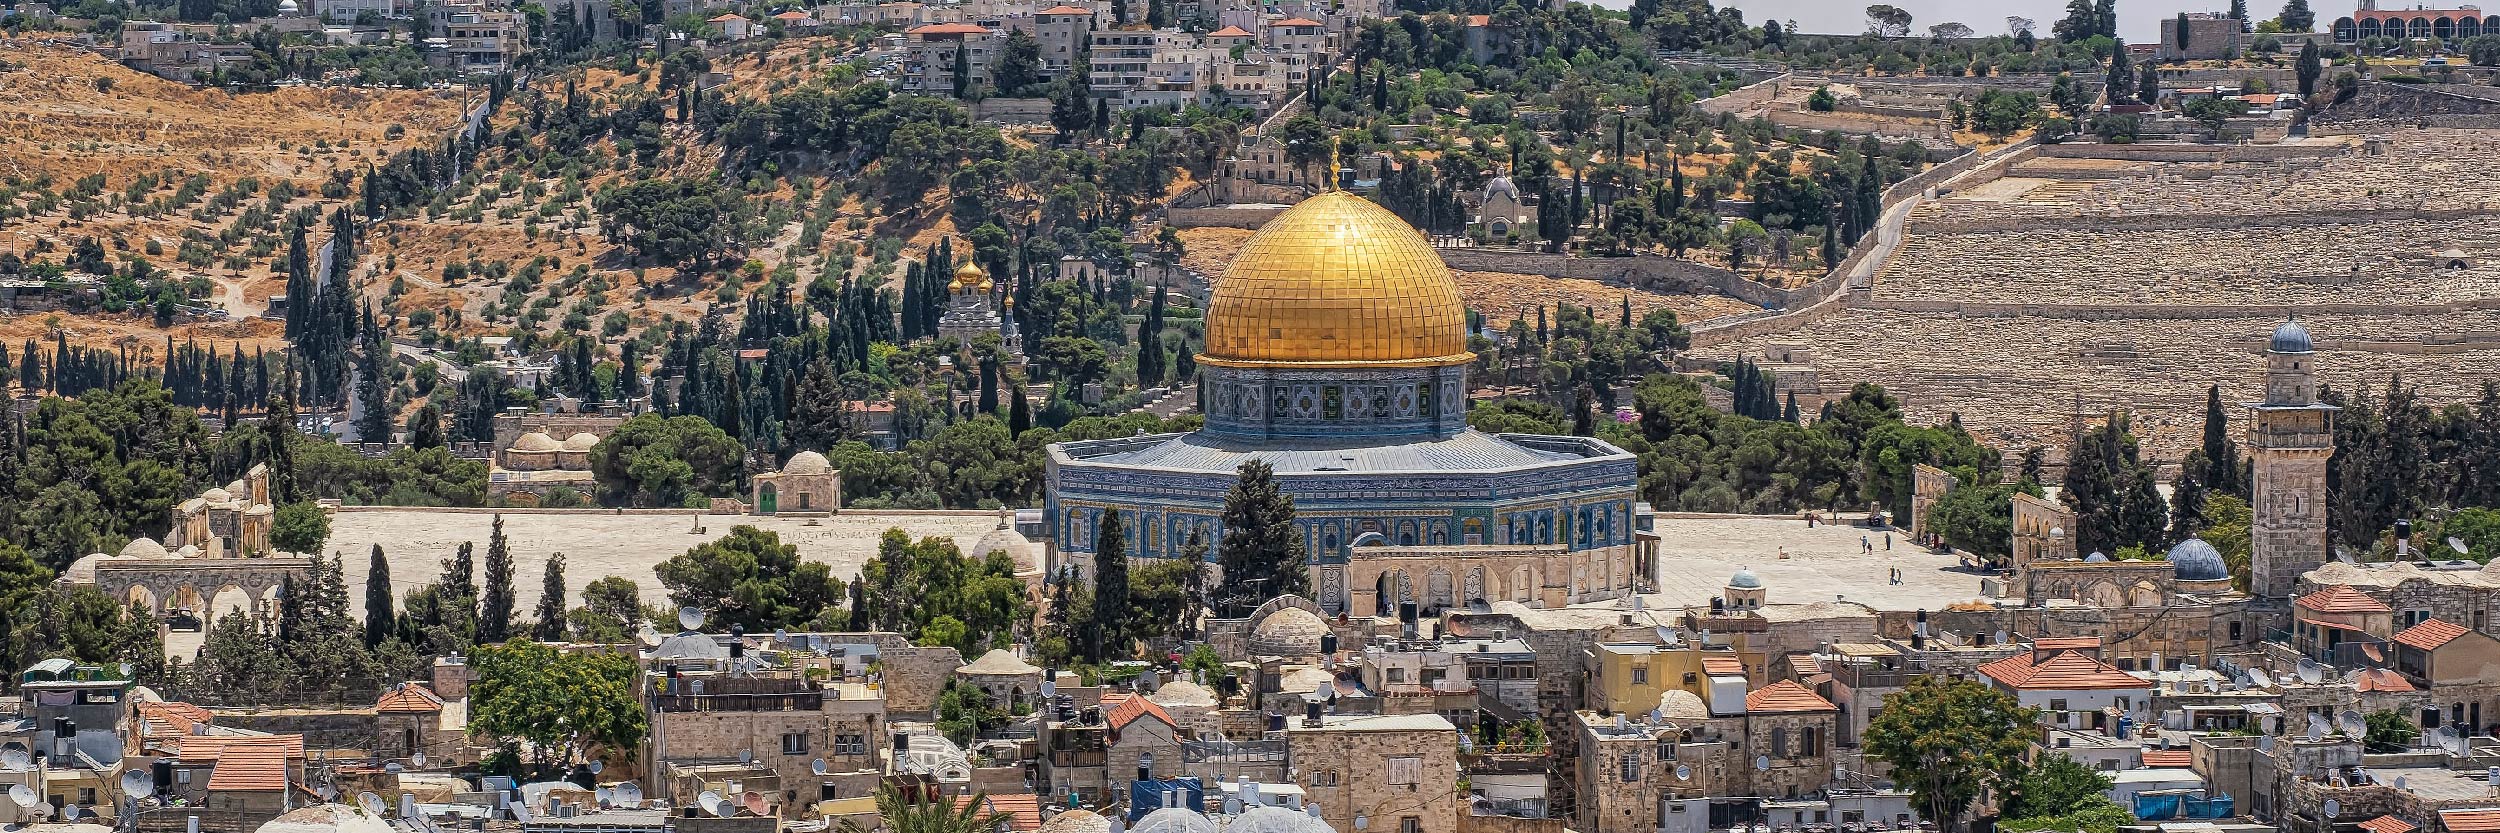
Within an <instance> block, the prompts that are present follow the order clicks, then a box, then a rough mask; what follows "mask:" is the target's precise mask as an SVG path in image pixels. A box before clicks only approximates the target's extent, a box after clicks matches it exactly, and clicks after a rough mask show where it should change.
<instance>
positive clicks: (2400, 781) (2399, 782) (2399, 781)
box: [2396, 775, 2405, 790]
mask: <svg viewBox="0 0 2500 833" xmlns="http://www.w3.org/2000/svg"><path fill="white" fill-rule="evenodd" d="M2404 788H2405V777H2404V776H2402V775H2398V776H2396V789H2400V790H2401V789H2404Z"/></svg>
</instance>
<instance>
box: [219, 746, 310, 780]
mask: <svg viewBox="0 0 2500 833" xmlns="http://www.w3.org/2000/svg"><path fill="white" fill-rule="evenodd" d="M302 757H304V736H303V735H272V736H269V737H259V738H232V739H230V742H229V743H227V744H226V745H225V749H224V750H223V753H222V754H220V755H218V756H217V766H216V768H214V769H211V770H210V771H209V774H208V790H209V791H210V792H223V791H226V790H261V791H266V790H284V789H286V775H287V773H286V764H287V760H288V759H289V758H302Z"/></svg>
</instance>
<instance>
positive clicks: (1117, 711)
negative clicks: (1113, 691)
mask: <svg viewBox="0 0 2500 833" xmlns="http://www.w3.org/2000/svg"><path fill="white" fill-rule="evenodd" d="M1106 699H1107V698H1106ZM1147 715H1154V718H1155V719H1156V720H1160V721H1163V725H1165V726H1178V725H1180V721H1177V720H1173V719H1172V714H1171V713H1170V712H1166V711H1164V710H1163V707H1162V706H1158V705H1155V702H1154V701H1153V700H1148V699H1146V698H1144V697H1129V698H1127V699H1124V700H1121V701H1120V704H1119V705H1117V706H1113V707H1111V713H1109V714H1106V715H1103V716H1102V719H1103V722H1105V723H1108V724H1111V731H1114V732H1117V731H1120V730H1121V729H1126V728H1128V725H1129V724H1131V723H1135V722H1137V719H1138V718H1140V717H1145V716H1147Z"/></svg>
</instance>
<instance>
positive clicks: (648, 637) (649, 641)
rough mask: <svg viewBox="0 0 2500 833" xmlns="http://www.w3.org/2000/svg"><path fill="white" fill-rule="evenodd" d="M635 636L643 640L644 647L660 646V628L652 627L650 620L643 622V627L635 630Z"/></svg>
mask: <svg viewBox="0 0 2500 833" xmlns="http://www.w3.org/2000/svg"><path fill="white" fill-rule="evenodd" d="M634 636H635V637H637V638H639V639H641V640H642V644H643V646H644V647H648V648H657V647H659V646H660V629H658V628H654V627H652V626H651V623H649V622H644V623H642V628H641V629H640V630H636V631H634Z"/></svg>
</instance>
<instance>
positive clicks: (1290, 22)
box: [1275, 17, 1327, 26]
mask: <svg viewBox="0 0 2500 833" xmlns="http://www.w3.org/2000/svg"><path fill="white" fill-rule="evenodd" d="M1275 25H1278V26H1325V25H1327V24H1324V23H1321V22H1319V21H1316V20H1312V19H1310V18H1307V17H1289V18H1286V19H1284V20H1279V21H1276V24H1275Z"/></svg>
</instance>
